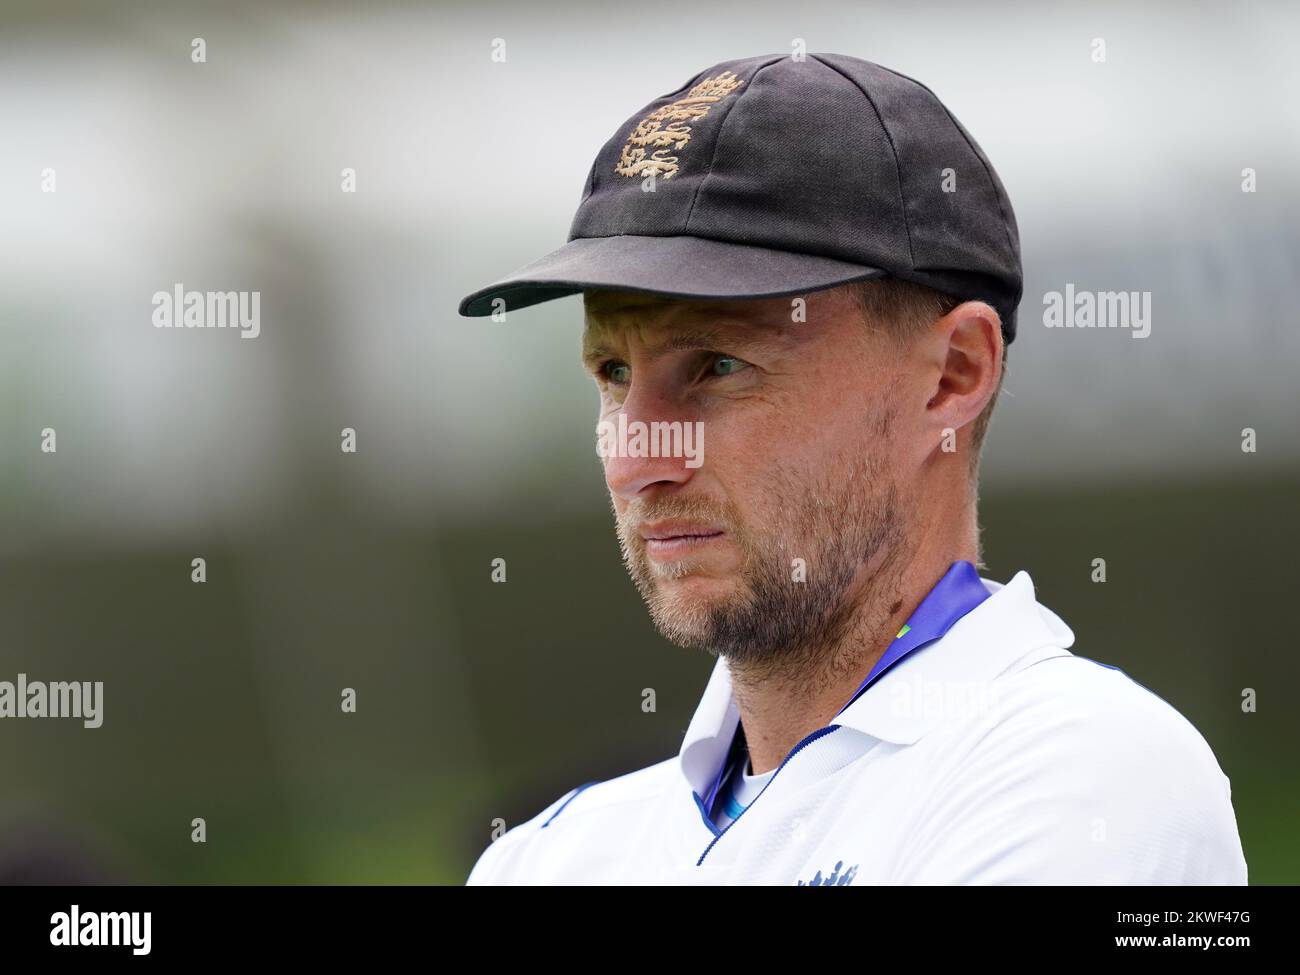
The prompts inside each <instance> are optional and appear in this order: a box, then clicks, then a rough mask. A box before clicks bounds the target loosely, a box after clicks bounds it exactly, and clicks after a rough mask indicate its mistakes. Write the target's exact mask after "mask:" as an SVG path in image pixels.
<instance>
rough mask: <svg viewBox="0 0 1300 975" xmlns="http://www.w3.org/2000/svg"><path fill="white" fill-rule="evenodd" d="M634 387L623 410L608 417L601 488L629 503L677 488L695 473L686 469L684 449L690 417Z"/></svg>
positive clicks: (662, 399)
mask: <svg viewBox="0 0 1300 975" xmlns="http://www.w3.org/2000/svg"><path fill="white" fill-rule="evenodd" d="M635 385H636V384H635V383H633V389H632V390H631V391H629V393H628V396H627V398H626V399H625V400H624V401H623V408H622V409H621V410H620V411H619V412H618V413H616V414H614V415H612V416H610V417H608V418H607V419H608V424H609V426H608V429H609V430H610V431H611V433H612V437H613V439H612V445H613V448H614V449H613V450H611V451H609V452H608V454H607V455H606V456H605V457H604V463H605V484H606V485H608V487H609V490H610V493H612V494H616V495H618V496H619V497H622V498H624V499H626V500H628V501H631V500H632V499H634V498H636V497H638V496H640V495H642V494H643V493H645V492H648V491H653V490H656V489H666V488H673V487H679V486H681V485H683V484H685V483H686V482H687V481H689V480H690V479H691V477H692V476H693V475H694V474H695V471H696V470H697V469H698V467H692V466H688V465H687V460H688V457H687V456H686V452H685V450H684V449H683V446H684V445H688V444H689V443H691V441H690V440H688V439H687V433H688V431H687V429H686V428H687V427H688V426H689V425H691V424H692V422H693V421H692V418H691V417H689V416H687V415H685V413H684V412H683V411H682V410H681V409H680V408H677V407H675V405H674V403H673V402H672V401H670V400H669V399H667V398H666V397H664V396H662V395H659V394H657V393H655V392H654V391H653V390H649V389H645V388H644V387H643V389H642V390H640V391H638V390H636V389H635ZM670 424H675V426H670ZM624 431H626V435H624ZM674 453H675V454H676V455H677V456H673V454H674ZM656 454H657V455H658V456H655V455H656Z"/></svg>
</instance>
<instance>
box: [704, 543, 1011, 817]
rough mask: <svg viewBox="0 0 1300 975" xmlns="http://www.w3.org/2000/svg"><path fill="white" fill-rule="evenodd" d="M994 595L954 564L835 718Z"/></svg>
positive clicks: (970, 570)
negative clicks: (900, 665) (890, 670)
mask: <svg viewBox="0 0 1300 975" xmlns="http://www.w3.org/2000/svg"><path fill="white" fill-rule="evenodd" d="M990 595H991V593H990V592H989V591H988V589H986V588H985V586H984V583H983V582H982V581H981V580H980V576H979V572H978V571H976V569H975V566H974V565H972V564H971V563H970V562H966V561H961V562H954V563H953V564H952V565H951V566H950V567H949V568H948V571H947V572H946V573H944V576H943V578H942V579H940V580H939V581H938V582H937V583H935V586H934V588H933V589H931V590H930V592H929V593H928V594H927V595H926V597H925V599H923V600H921V605H920V606H918V607H916V610H915V611H914V612H913V613H912V615H911V616H910V617H909V618H908V620H907V622H906V623H905V624H904V625H903V628H902V629H901V630H899V631H898V634H897V635H896V636H895V637H894V640H893V642H892V643H890V645H889V649H887V650H886V651H885V652H884V653H883V654H882V655H881V657H880V659H879V660H877V661H876V665H875V666H874V667H872V668H871V672H870V673H869V674H867V677H866V680H864V681H863V682H862V683H861V684H860V685H859V686H858V689H857V690H856V691H854V692H853V696H852V697H850V698H849V700H848V703H847V704H845V705H844V707H842V708H840V709H839V710H838V711H836V712H835V717H836V718H838V717H839V716H840V715H841V714H843V713H844V712H845V711H846V710H847V709H848V707H849V705H851V704H852V703H853V702H854V701H856V700H857V699H858V698H859V697H861V696H862V694H863V693H864V692H865V691H866V690H867V688H868V687H870V686H871V685H872V684H874V683H875V682H876V681H877V680H879V679H880V677H881V675H882V674H884V673H885V671H887V670H889V669H890V668H891V667H893V666H894V665H895V664H897V663H898V662H899V661H900V660H902V659H903V658H904V657H906V656H907V655H908V654H909V653H914V652H915V651H917V650H920V649H921V648H922V647H924V646H926V645H928V644H931V643H933V642H934V641H935V640H938V639H939V638H940V637H941V636H943V635H944V634H945V633H947V632H948V631H949V630H950V629H951V628H952V625H953V624H954V623H956V622H957V621H958V620H959V619H961V618H962V617H963V616H965V615H966V614H967V613H969V612H970V611H971V610H972V609H974V608H975V607H976V606H978V605H979V604H980V603H982V602H984V600H986V599H988V597H989V596H990ZM833 721H834V719H832V722H833ZM743 734H744V728H743V727H742V726H741V725H737V726H736V733H735V734H734V735H733V736H732V739H731V747H730V748H729V749H728V751H727V758H726V759H725V760H724V761H723V763H722V768H721V769H720V770H719V772H718V775H717V777H716V778H714V780H713V786H712V788H710V789H709V792H708V795H707V797H706V798H705V800H704V808H705V809H707V810H708V814H709V816H710V817H712V815H713V803H714V800H715V799H716V798H717V793H718V787H719V786H720V785H721V784H722V781H723V779H724V778H725V777H726V774H727V772H728V770H729V769H730V768H731V767H732V764H733V760H734V759H735V758H736V756H738V755H739V744H740V742H741V738H742V735H743Z"/></svg>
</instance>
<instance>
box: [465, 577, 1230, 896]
mask: <svg viewBox="0 0 1300 975" xmlns="http://www.w3.org/2000/svg"><path fill="white" fill-rule="evenodd" d="M972 576H973V578H977V577H974V574H973V573H972ZM980 581H981V582H982V583H983V585H984V586H985V588H986V589H987V590H988V591H989V593H990V595H989V596H987V597H986V598H983V601H982V602H979V604H978V605H976V606H975V607H974V608H973V609H971V610H969V611H968V612H965V614H964V615H962V616H960V617H959V618H958V619H957V620H956V622H955V623H952V624H951V626H950V628H948V629H947V631H946V633H944V635H943V636H942V637H940V638H939V639H937V640H934V641H933V642H930V643H928V644H926V645H923V646H921V647H919V649H917V650H915V651H914V652H912V653H910V654H908V655H907V656H905V657H903V658H902V659H901V660H899V661H898V662H897V663H896V664H894V665H893V666H891V667H890V668H889V669H887V670H885V671H883V673H882V674H881V675H880V676H879V679H877V680H876V681H875V683H873V684H870V685H869V686H868V687H867V689H866V691H865V692H863V693H861V694H860V695H859V696H858V697H857V698H856V699H854V700H853V701H852V703H851V704H850V705H849V706H848V707H846V708H845V709H843V710H842V711H841V712H840V713H839V714H838V715H836V716H835V717H834V719H833V720H832V722H831V724H829V725H827V726H826V727H824V728H822V729H820V730H819V731H816V732H814V733H813V734H811V735H809V736H808V737H806V738H805V739H803V741H801V742H800V743H799V745H797V746H796V747H795V748H794V749H793V750H792V751H791V753H790V755H788V756H787V757H786V759H785V761H784V762H783V763H782V764H781V765H780V766H779V767H778V769H777V770H776V773H775V774H774V775H773V776H772V777H771V778H770V779H769V780H768V782H767V784H766V785H765V786H764V788H763V790H762V791H761V792H760V793H759V794H758V796H757V797H756V798H754V799H753V801H752V802H751V803H750V804H749V805H748V806H747V807H746V808H745V809H744V811H743V812H742V813H741V814H740V816H739V817H738V818H737V819H736V820H734V821H733V822H730V823H729V824H728V825H727V826H726V827H725V828H723V829H719V827H718V826H716V825H715V824H714V823H713V822H712V821H710V819H708V818H707V817H706V815H705V813H704V805H703V802H702V799H701V797H702V796H706V795H708V794H709V792H710V789H711V787H712V785H713V783H714V782H715V781H716V779H717V777H718V773H719V771H720V769H721V768H722V765H723V762H724V761H725V759H726V757H727V754H728V751H729V749H730V747H731V745H732V741H733V737H734V735H735V733H736V729H737V726H738V724H739V720H740V715H739V712H738V711H737V709H736V704H735V700H734V698H733V696H732V690H731V683H730V679H729V675H728V670H727V664H726V660H725V659H724V658H719V659H718V660H717V662H716V664H715V665H714V668H713V673H712V676H711V677H710V678H709V682H708V685H707V686H706V688H705V690H704V695H703V697H702V698H701V700H700V703H699V706H698V707H697V709H696V711H695V716H694V717H693V718H692V720H691V723H690V726H689V727H688V728H687V731H686V736H685V739H684V740H683V742H682V747H681V750H680V752H679V753H678V755H677V756H676V757H674V758H670V759H667V760H665V761H662V762H659V763H657V764H655V765H651V766H648V767H647V768H643V769H640V770H638V771H635V772H630V773H628V774H626V775H621V776H618V777H617V778H613V779H609V780H607V781H603V782H595V783H587V784H585V785H582V786H579V787H577V788H576V789H573V790H571V791H569V792H568V793H566V794H565V795H563V796H561V797H559V798H558V799H556V800H555V801H554V802H553V803H551V804H550V805H549V806H547V807H546V808H545V809H543V810H542V811H541V812H539V813H538V814H537V815H536V816H534V817H533V818H532V819H530V820H528V821H527V822H525V823H522V824H520V825H518V826H515V827H514V828H513V829H510V830H508V831H507V832H506V833H505V834H503V835H502V836H500V837H499V838H498V839H496V840H495V841H494V842H492V843H491V844H490V845H489V846H488V848H487V849H486V850H485V851H484V852H483V854H482V855H481V856H480V857H479V859H478V862H477V863H476V864H475V866H474V868H473V870H472V872H471V873H470V876H469V878H468V880H467V883H468V884H790V885H796V884H798V885H826V884H835V885H845V884H853V885H858V886H861V885H863V884H1078V885H1087V884H1245V883H1246V862H1245V859H1244V857H1243V855H1242V848H1241V840H1240V838H1239V836H1238V832H1237V824H1236V818H1235V816H1234V813H1233V808H1232V802H1231V789H1230V784H1229V781H1228V778H1227V777H1226V776H1225V775H1224V773H1223V771H1222V770H1221V769H1220V767H1219V765H1218V763H1217V761H1216V760H1215V757H1214V754H1213V752H1212V751H1211V749H1210V746H1209V745H1208V744H1207V743H1206V741H1205V739H1204V738H1203V737H1202V736H1201V734H1200V733H1199V732H1198V731H1197V729H1196V728H1195V727H1194V726H1193V725H1192V724H1191V723H1190V722H1189V721H1188V720H1187V719H1186V718H1184V717H1183V716H1182V715H1181V714H1180V713H1179V712H1178V711H1177V710H1175V709H1174V708H1173V707H1172V706H1171V705H1169V704H1168V703H1166V702H1165V701H1164V700H1162V699H1161V698H1160V697H1158V696H1157V695H1156V694H1154V693H1153V692H1151V691H1149V690H1147V689H1146V688H1145V687H1143V686H1142V685H1140V684H1138V683H1136V682H1135V681H1133V680H1132V679H1131V678H1130V677H1128V676H1127V675H1126V674H1125V673H1123V672H1122V671H1120V670H1118V669H1117V668H1114V667H1111V666H1108V665H1105V664H1099V663H1097V662H1096V661H1093V660H1091V659H1088V658H1086V657H1080V656H1077V655H1075V654H1072V653H1071V652H1070V651H1069V650H1068V649H1066V648H1067V647H1069V646H1071V645H1072V644H1073V643H1074V634H1073V632H1072V631H1071V630H1070V628H1069V627H1068V626H1066V625H1065V623H1064V622H1062V620H1061V619H1060V618H1059V617H1058V616H1057V615H1056V614H1055V613H1053V612H1052V611H1051V610H1050V609H1048V608H1047V607H1045V606H1043V605H1042V604H1040V603H1039V602H1038V601H1037V599H1036V597H1035V594H1034V586H1033V582H1032V580H1031V579H1030V577H1029V575H1028V574H1027V573H1026V572H1023V571H1022V572H1018V573H1017V574H1016V575H1015V576H1014V578H1012V579H1011V581H1010V582H1008V583H1007V584H1006V585H1005V586H1004V585H1002V584H1000V583H997V582H993V581H991V580H988V579H982V580H980ZM972 582H973V579H972Z"/></svg>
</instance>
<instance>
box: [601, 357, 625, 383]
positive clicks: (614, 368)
mask: <svg viewBox="0 0 1300 975" xmlns="http://www.w3.org/2000/svg"><path fill="white" fill-rule="evenodd" d="M600 371H601V374H602V375H603V376H604V377H605V378H606V379H608V380H609V381H610V382H612V383H614V384H615V385H618V386H622V385H625V384H626V383H627V382H628V380H629V379H631V378H632V368H631V367H630V366H629V365H628V364H627V363H626V362H616V361H615V360H613V359H611V360H610V361H609V362H606V363H605V364H604V365H603V366H601V367H600Z"/></svg>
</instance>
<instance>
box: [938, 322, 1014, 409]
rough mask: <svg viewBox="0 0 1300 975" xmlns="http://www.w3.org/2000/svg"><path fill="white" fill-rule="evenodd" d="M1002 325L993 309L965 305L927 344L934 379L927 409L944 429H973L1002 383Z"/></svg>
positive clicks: (940, 325)
mask: <svg viewBox="0 0 1300 975" xmlns="http://www.w3.org/2000/svg"><path fill="white" fill-rule="evenodd" d="M1002 341H1003V339H1002V319H1001V316H999V315H998V313H997V311H996V310H994V308H993V306H992V305H989V304H987V303H986V302H983V301H964V302H962V303H961V304H960V305H958V306H957V307H956V308H954V309H953V310H952V311H950V312H948V314H946V315H944V316H943V317H942V318H940V319H938V320H937V321H936V322H935V323H934V326H933V327H932V328H931V330H930V335H929V337H928V339H927V341H926V346H927V350H926V354H927V358H928V359H929V360H930V364H931V366H932V368H933V373H932V374H933V375H934V376H935V382H934V392H933V395H932V397H931V399H930V401H929V403H927V404H926V409H927V410H928V411H930V412H931V419H932V421H933V422H934V423H935V424H936V425H937V426H939V427H941V428H944V427H952V428H953V429H954V430H960V429H961V428H962V427H964V426H966V424H968V423H971V422H973V421H974V420H975V418H976V417H978V416H979V415H980V412H981V411H982V410H983V409H984V406H985V405H986V404H987V403H988V401H989V400H990V399H992V398H993V394H994V392H995V391H996V390H997V388H998V382H999V380H1000V379H1001V378H1002Z"/></svg>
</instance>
